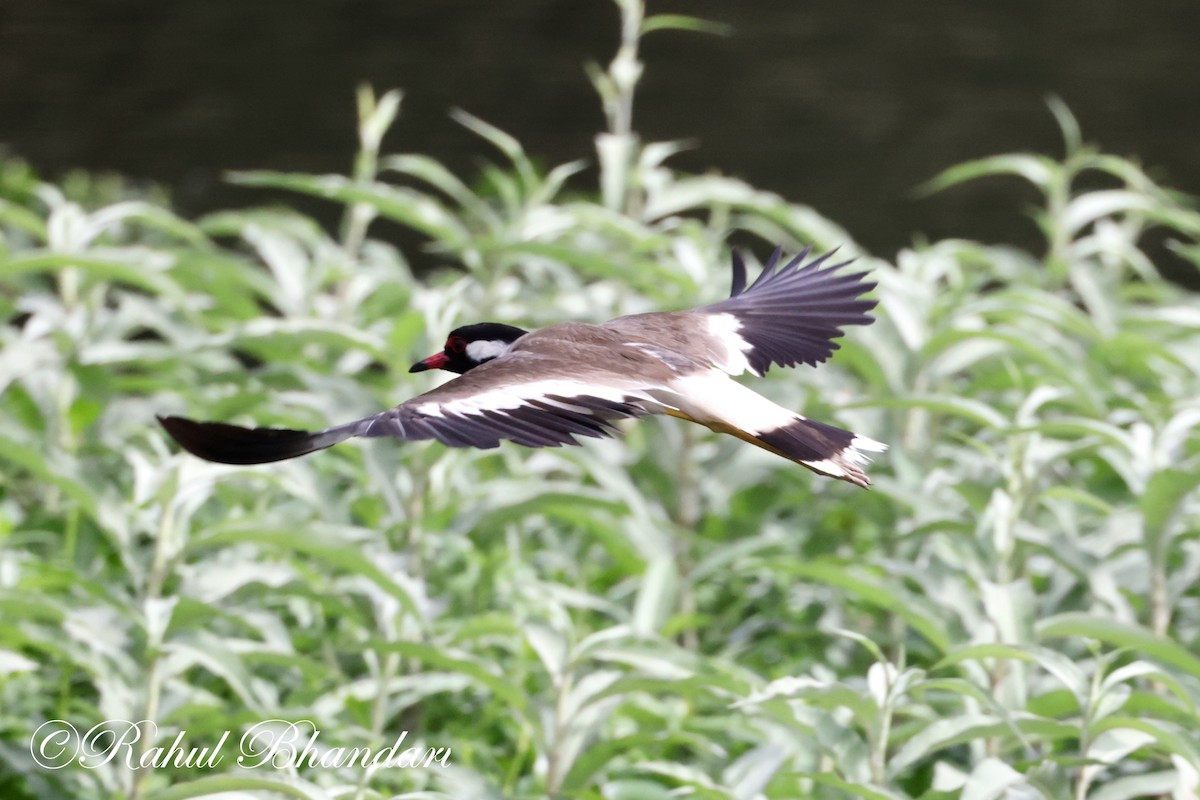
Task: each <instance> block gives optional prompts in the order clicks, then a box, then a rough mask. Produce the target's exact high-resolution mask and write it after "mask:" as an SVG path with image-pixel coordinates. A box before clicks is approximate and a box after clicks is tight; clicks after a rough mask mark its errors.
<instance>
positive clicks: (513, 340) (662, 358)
mask: <svg viewBox="0 0 1200 800" xmlns="http://www.w3.org/2000/svg"><path fill="white" fill-rule="evenodd" d="M811 250H812V248H811V247H809V248H807V249H805V250H804V252H802V253H800V255H798V256H796V257H795V258H793V259H791V260H790V261H788V262H786V263H782V258H781V255H782V251H781V250H776V251H775V253H774V254H773V255H772V256H771V258H770V260H769V261H768V262H767V264H766V266H765V267H764V269H763V271H762V274H760V275H759V276H758V279H757V280H755V281H754V283H753V284H751V285H749V286H747V285H746V265H745V263H744V262H743V261H742V259H741V257H740V256H739V255H738V254H737V253H736V252H735V253H734V254H733V289H732V292H731V294H730V297H729V298H728V299H727V300H722V301H721V302H719V303H713V304H712V305H707V306H701V307H700V308H695V309H691V310H689V311H667V312H656V313H647V314H632V315H629V316H624V317H617V318H616V319H613V320H609V321H608V322H605V323H601V324H599V325H592V324H586V323H581V322H566V323H562V324H559V325H552V326H550V327H548V328H543V329H542V330H539V331H532V332H530V331H525V330H522V329H521V328H516V327H513V326H512V325H503V324H500V323H496V322H482V323H478V324H475V325H466V326H463V327H461V328H457V329H455V330H454V331H451V333H450V335H449V337H448V338H447V339H446V344H445V346H444V347H443V348H442V350H441V351H440V352H438V353H434V354H433V355H431V356H430V357H429V358H426V359H425V360H423V361H420V362H418V363H416V364H414V365H413V366H412V368H411V369H410V370H409V372H421V371H424V370H428V369H444V370H448V371H450V372H455V373H458V375H459V377H457V378H455V379H453V380H451V381H449V382H447V383H445V384H443V385H441V386H439V387H437V388H436V389H433V390H431V391H428V392H425V393H424V394H421V395H418V396H416V397H414V398H412V399H411V400H407V401H405V402H403V403H401V404H400V405H398V406H396V407H395V408H392V409H389V410H387V411H382V412H380V413H378V414H375V415H372V416H369V417H366V418H364V419H359V420H355V421H354V422H347V423H345V424H342V425H337V426H334V427H332V428H326V429H325V430H321V431H300V430H288V429H281V428H243V427H240V426H237V425H229V424H226V423H223V422H197V421H195V420H191V419H187V418H184V417H159V418H158V419H159V422H161V423H162V425H163V427H164V428H166V430H167V432H168V433H169V434H171V436H172V437H173V438H174V439H175V441H177V442H178V443H179V444H180V445H181V446H182V447H183V449H185V450H187V451H188V452H189V453H192V454H193V455H196V456H199V457H200V458H203V459H207V460H209V461H216V462H219V463H223V464H265V463H268V462H272V461H282V460H284V459H288V458H296V457H297V456H302V455H306V454H308V453H312V452H314V451H316V450H323V449H325V448H327V447H331V446H332V445H335V444H337V443H339V442H342V441H345V440H346V439H350V438H352V437H355V436H365V437H380V436H390V437H393V438H396V439H404V440H418V439H436V440H438V441H440V442H442V443H443V444H446V445H449V446H451V447H479V448H492V447H497V446H498V445H499V443H500V441H501V440H504V439H506V440H509V441H512V442H515V443H517V444H520V445H525V446H526V447H558V446H560V445H564V444H569V445H575V444H579V442H578V441H576V439H575V437H576V436H591V437H600V436H610V435H612V433H614V432H615V431H616V426H615V425H614V422H615V421H617V420H620V419H622V418H629V417H641V416H645V415H648V414H669V415H671V416H673V417H679V418H681V419H685V420H688V421H689V422H697V423H699V424H701V425H704V426H706V427H708V428H710V429H712V430H714V431H717V432H719V433H728V434H731V435H733V436H736V437H738V438H739V439H742V440H743V441H746V442H749V443H750V444H753V445H756V446H757V447H761V448H762V449H764V450H768V451H770V452H772V453H775V454H776V455H779V456H783V457H784V458H786V459H789V460H791V461H794V462H796V463H797V464H800V465H801V466H804V467H807V468H808V469H810V470H812V471H813V472H816V473H819V474H821V475H828V476H829V477H832V478H838V479H839V480H844V481H849V482H850V483H853V484H856V485H858V486H868V485H869V484H870V480H869V479H868V478H867V475H866V473H865V471H864V468H865V467H866V465H867V463H868V462H869V460H870V459H869V458H868V457H867V456H866V455H865V454H866V453H868V452H881V451H883V450H886V449H887V446H886V445H884V444H881V443H879V442H876V441H874V440H872V439H868V438H867V437H865V436H860V435H858V434H855V433H852V432H850V431H847V430H842V429H841V428H836V427H834V426H832V425H826V424H825V423H822V422H816V421H815V420H810V419H807V418H805V417H803V416H801V415H799V414H797V413H795V412H793V411H790V410H788V409H786V408H783V407H782V406H779V405H776V404H775V403H773V402H771V401H770V400H768V399H767V398H765V397H763V396H762V395H760V394H758V393H756V392H754V391H752V390H751V389H748V388H746V387H745V386H743V385H742V384H740V383H738V382H737V381H735V380H733V379H732V377H731V376H734V375H740V374H742V373H743V372H751V373H753V374H754V375H758V376H761V375H762V374H763V373H765V372H766V371H767V369H768V368H769V367H770V366H771V365H772V364H777V365H779V366H781V367H792V366H795V365H796V364H810V365H812V366H816V365H817V364H819V363H821V362H823V361H825V360H826V359H827V358H829V356H830V355H832V353H833V351H834V350H836V349H837V348H838V345H837V344H836V343H835V342H834V341H833V340H834V339H836V338H838V337H840V336H842V334H843V331H842V326H843V325H869V324H871V322H872V321H873V318H872V317H871V316H870V314H869V313H868V312H870V311H871V309H873V308H874V307H875V303H876V301H875V300H870V299H862V298H861V295H862V294H863V293H865V292H868V291H870V290H871V289H873V288H874V287H875V284H874V283H868V282H865V281H864V280H863V279H864V278H865V277H866V273H863V272H858V273H851V274H842V275H837V274H835V272H836V271H837V270H838V269H839V268H841V267H843V266H845V265H846V264H848V263H850V262H849V261H843V262H840V263H835V264H828V265H827V264H826V262H827V261H828V260H829V257H830V255H832V254H831V253H826V254H825V255H823V256H820V257H819V258H814V259H812V260H811V261H808V262H807V263H805V262H806V259H808V257H809V254H810V253H811Z"/></svg>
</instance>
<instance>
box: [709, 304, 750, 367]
mask: <svg viewBox="0 0 1200 800" xmlns="http://www.w3.org/2000/svg"><path fill="white" fill-rule="evenodd" d="M705 316H706V317H707V318H708V332H709V333H710V334H711V335H712V337H713V338H714V339H716V340H717V341H718V342H720V344H721V346H722V347H724V348H725V359H724V360H723V361H722V362H720V363H718V364H716V366H717V367H719V368H720V369H721V370H722V371H723V372H728V373H729V374H730V375H741V374H742V373H743V372H746V371H749V372H751V373H753V374H755V375H759V376H761V375H762V373H761V372H759V371H758V370H756V369H754V368H753V367H751V366H750V362H749V360H747V358H746V353H748V352H749V351H750V350H753V349H754V345H752V344H750V343H749V342H747V341H746V340H745V339H743V338H742V336H741V334H739V333H738V331H740V330H741V329H742V323H741V321H740V320H739V319H738V318H737V317H735V316H734V315H733V314H726V313H723V312H722V313H720V314H706V315H705Z"/></svg>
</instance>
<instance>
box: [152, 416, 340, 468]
mask: <svg viewBox="0 0 1200 800" xmlns="http://www.w3.org/2000/svg"><path fill="white" fill-rule="evenodd" d="M158 422H159V424H160V425H162V426H163V428H164V429H165V430H166V431H167V433H169V434H170V435H171V438H172V439H174V440H175V441H176V442H178V443H179V446H180V447H182V448H183V449H184V450H186V451H188V452H189V453H191V454H192V455H194V456H197V457H199V458H203V459H204V460H205V461H214V462H216V463H218V464H268V463H270V462H272V461H283V460H285V459H288V458H296V457H297V456H302V455H305V454H306V453H311V452H313V451H314V450H320V449H322V447H327V446H328V445H323V444H320V443H319V442H318V435H317V434H313V433H310V432H308V431H296V430H288V429H286V428H243V427H241V426H238V425H228V424H226V423H224V422H197V421H196V420H193V419H187V418H186V417H164V416H158Z"/></svg>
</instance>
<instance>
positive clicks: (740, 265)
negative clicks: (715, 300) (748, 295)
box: [729, 250, 746, 297]
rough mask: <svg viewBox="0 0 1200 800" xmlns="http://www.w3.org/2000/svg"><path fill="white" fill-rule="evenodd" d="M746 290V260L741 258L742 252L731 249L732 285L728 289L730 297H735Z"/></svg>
mask: <svg viewBox="0 0 1200 800" xmlns="http://www.w3.org/2000/svg"><path fill="white" fill-rule="evenodd" d="M744 291H746V262H745V260H744V259H743V258H742V254H741V253H739V252H738V251H737V250H734V251H733V285H732V287H730V289H729V296H730V297H737V296H738V295H739V294H741V293H742V292H744Z"/></svg>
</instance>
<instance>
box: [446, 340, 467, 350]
mask: <svg viewBox="0 0 1200 800" xmlns="http://www.w3.org/2000/svg"><path fill="white" fill-rule="evenodd" d="M446 349H447V350H449V351H450V352H452V353H465V352H466V351H467V340H466V339H460V338H458V337H457V336H452V337H450V338H449V339H448V340H446Z"/></svg>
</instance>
